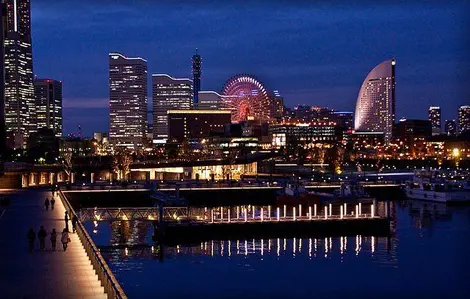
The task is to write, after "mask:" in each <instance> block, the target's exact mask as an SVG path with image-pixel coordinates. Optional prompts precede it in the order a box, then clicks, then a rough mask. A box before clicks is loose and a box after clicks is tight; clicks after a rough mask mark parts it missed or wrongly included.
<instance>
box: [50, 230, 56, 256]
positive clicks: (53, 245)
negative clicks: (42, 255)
mask: <svg viewBox="0 0 470 299" xmlns="http://www.w3.org/2000/svg"><path fill="white" fill-rule="evenodd" d="M56 243H57V232H56V231H55V228H53V229H52V232H51V245H52V250H53V251H55V245H56Z"/></svg>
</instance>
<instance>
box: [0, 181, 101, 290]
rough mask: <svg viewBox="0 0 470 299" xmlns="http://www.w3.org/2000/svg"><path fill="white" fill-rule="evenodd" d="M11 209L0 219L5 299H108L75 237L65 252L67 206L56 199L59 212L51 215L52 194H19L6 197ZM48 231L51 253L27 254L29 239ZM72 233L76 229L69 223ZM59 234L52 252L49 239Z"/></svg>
mask: <svg viewBox="0 0 470 299" xmlns="http://www.w3.org/2000/svg"><path fill="white" fill-rule="evenodd" d="M1 194H2V195H5V194H6V195H7V196H9V197H10V198H11V203H10V205H9V206H8V208H7V209H6V211H5V212H4V213H3V216H2V217H1V218H0V299H10V298H12V299H13V298H15V299H16V298H18V299H19V298H24V299H27V298H41V299H42V298H69V299H74V298H91V299H94V298H100V299H105V298H107V296H106V294H105V293H104V288H103V287H101V285H100V282H99V280H98V276H97V275H96V274H95V271H94V270H93V267H92V265H91V262H90V260H89V258H88V256H87V254H86V252H85V249H84V248H83V246H82V244H81V242H80V240H79V238H78V236H77V234H73V233H70V234H69V236H70V239H71V243H69V247H68V248H67V251H65V252H64V251H63V250H62V244H61V243H60V236H61V232H62V229H63V228H64V226H65V223H64V212H65V209H64V206H63V205H62V202H61V200H60V199H59V198H58V197H57V196H56V203H55V208H54V210H50V208H49V211H46V210H45V208H44V200H45V198H46V197H49V198H50V197H51V192H50V191H45V190H44V191H43V190H18V191H12V192H2V193H1ZM41 225H43V226H44V228H45V229H46V231H47V233H48V236H47V237H46V251H44V252H42V251H40V250H39V241H38V239H37V237H36V241H35V249H34V251H33V252H32V253H29V251H28V240H27V237H26V234H27V232H28V229H29V228H30V227H33V229H34V231H35V233H36V234H37V232H38V231H39V228H40V226H41ZM69 227H70V230H71V229H72V225H71V222H69ZM52 228H55V229H56V231H57V249H56V251H55V252H54V251H52V250H51V243H50V239H49V234H50V232H51V231H52Z"/></svg>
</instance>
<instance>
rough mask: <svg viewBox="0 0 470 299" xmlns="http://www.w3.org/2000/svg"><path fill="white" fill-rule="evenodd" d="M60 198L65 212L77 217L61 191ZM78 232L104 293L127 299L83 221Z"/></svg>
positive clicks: (78, 227)
mask: <svg viewBox="0 0 470 299" xmlns="http://www.w3.org/2000/svg"><path fill="white" fill-rule="evenodd" d="M59 197H60V199H61V200H62V203H63V204H64V207H65V210H66V211H68V213H69V215H70V217H73V216H77V214H76V213H75V210H74V209H73V207H72V205H71V204H70V202H69V201H68V199H67V197H66V196H65V195H64V194H63V193H62V191H60V190H59ZM77 219H79V218H78V217H77ZM76 231H77V235H78V237H79V238H80V241H81V243H82V244H83V247H84V248H85V251H86V253H87V255H88V257H89V258H90V260H91V263H92V265H93V268H94V269H95V271H96V274H97V275H98V278H99V280H100V282H101V285H102V286H103V287H104V291H105V292H106V294H107V296H108V299H127V296H126V294H125V293H124V290H123V289H122V288H121V286H120V285H119V282H118V281H117V279H116V277H115V276H114V274H113V272H112V271H111V269H110V268H109V266H108V264H107V263H106V261H105V260H104V258H103V256H102V255H101V253H100V251H99V249H98V248H97V247H96V245H95V243H94V242H93V240H92V239H91V237H90V235H89V234H88V232H87V231H86V229H85V226H84V225H83V224H82V223H81V221H78V222H77V228H76Z"/></svg>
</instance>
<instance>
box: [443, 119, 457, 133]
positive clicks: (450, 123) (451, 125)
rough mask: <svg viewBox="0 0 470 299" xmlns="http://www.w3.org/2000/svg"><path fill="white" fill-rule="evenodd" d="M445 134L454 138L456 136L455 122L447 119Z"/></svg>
mask: <svg viewBox="0 0 470 299" xmlns="http://www.w3.org/2000/svg"><path fill="white" fill-rule="evenodd" d="M445 132H446V134H447V136H455V135H456V134H457V124H456V123H455V120H453V119H448V120H446V122H445Z"/></svg>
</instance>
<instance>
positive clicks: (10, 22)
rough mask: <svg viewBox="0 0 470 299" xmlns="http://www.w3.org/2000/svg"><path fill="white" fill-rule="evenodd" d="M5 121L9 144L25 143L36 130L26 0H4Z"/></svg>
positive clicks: (27, 4)
mask: <svg viewBox="0 0 470 299" xmlns="http://www.w3.org/2000/svg"><path fill="white" fill-rule="evenodd" d="M5 4H6V22H5V25H6V28H5V41H4V45H5V47H4V51H5V53H4V57H5V61H4V63H5V124H6V131H7V136H8V139H9V142H8V143H9V145H10V146H11V147H14V148H21V147H25V146H26V142H27V139H28V137H29V135H30V134H31V133H33V132H36V131H37V125H36V123H35V120H36V113H35V112H36V111H35V100H34V85H33V51H32V42H31V4H30V0H6V1H5Z"/></svg>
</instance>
